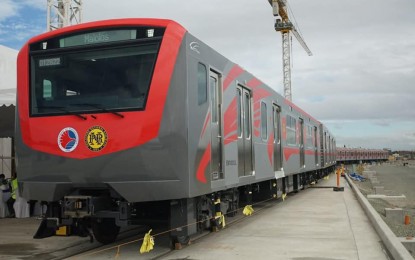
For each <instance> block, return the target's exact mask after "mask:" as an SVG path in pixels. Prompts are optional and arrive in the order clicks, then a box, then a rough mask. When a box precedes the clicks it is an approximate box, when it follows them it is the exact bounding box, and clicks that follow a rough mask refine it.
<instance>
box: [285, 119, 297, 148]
mask: <svg viewBox="0 0 415 260" xmlns="http://www.w3.org/2000/svg"><path fill="white" fill-rule="evenodd" d="M296 124H297V120H295V118H293V117H292V116H290V115H287V126H286V132H287V144H294V145H295V144H297V140H296V136H297V128H296Z"/></svg>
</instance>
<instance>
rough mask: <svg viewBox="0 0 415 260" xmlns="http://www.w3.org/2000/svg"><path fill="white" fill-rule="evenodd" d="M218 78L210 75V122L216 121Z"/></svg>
mask: <svg viewBox="0 0 415 260" xmlns="http://www.w3.org/2000/svg"><path fill="white" fill-rule="evenodd" d="M217 85H218V79H217V78H216V77H213V76H210V95H211V96H210V99H211V101H212V104H211V106H212V122H213V123H216V122H218V96H217Z"/></svg>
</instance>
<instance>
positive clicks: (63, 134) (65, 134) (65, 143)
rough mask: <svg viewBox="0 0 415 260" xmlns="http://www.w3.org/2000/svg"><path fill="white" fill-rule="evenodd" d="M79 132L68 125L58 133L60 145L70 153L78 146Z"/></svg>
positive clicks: (64, 150)
mask: <svg viewBox="0 0 415 260" xmlns="http://www.w3.org/2000/svg"><path fill="white" fill-rule="evenodd" d="M78 141H79V138H78V133H77V132H76V130H75V129H73V128H72V127H66V128H64V129H62V131H60V133H59V135H58V146H59V148H60V149H61V150H62V151H63V152H65V153H70V152H72V151H73V150H75V148H76V146H78Z"/></svg>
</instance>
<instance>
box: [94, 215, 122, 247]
mask: <svg viewBox="0 0 415 260" xmlns="http://www.w3.org/2000/svg"><path fill="white" fill-rule="evenodd" d="M91 225H92V232H93V233H94V237H95V239H96V240H97V241H98V242H100V243H102V244H109V243H112V242H114V241H115V239H116V238H117V236H118V233H119V232H120V227H119V226H117V225H115V219H112V218H99V219H94V220H92V223H91Z"/></svg>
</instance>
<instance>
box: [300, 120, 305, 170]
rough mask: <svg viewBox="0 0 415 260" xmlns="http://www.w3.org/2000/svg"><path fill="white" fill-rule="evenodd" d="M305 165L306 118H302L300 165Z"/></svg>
mask: <svg viewBox="0 0 415 260" xmlns="http://www.w3.org/2000/svg"><path fill="white" fill-rule="evenodd" d="M304 165H305V158H304V120H303V119H302V118H300V167H301V168H303V167H304Z"/></svg>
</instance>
